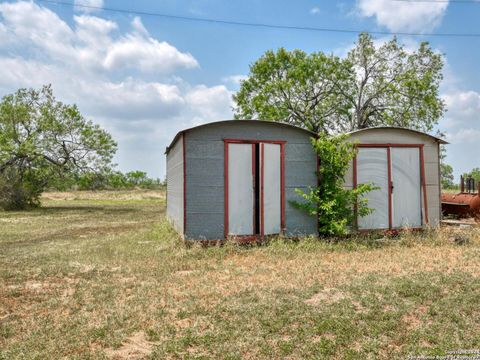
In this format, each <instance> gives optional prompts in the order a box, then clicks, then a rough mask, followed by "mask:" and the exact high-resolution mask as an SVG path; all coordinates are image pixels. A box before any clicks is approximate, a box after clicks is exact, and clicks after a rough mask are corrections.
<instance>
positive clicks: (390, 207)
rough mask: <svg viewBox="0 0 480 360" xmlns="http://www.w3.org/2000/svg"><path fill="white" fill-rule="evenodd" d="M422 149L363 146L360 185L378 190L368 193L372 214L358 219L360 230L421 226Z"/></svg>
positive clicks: (360, 149) (357, 173)
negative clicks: (366, 185) (365, 184)
mask: <svg viewBox="0 0 480 360" xmlns="http://www.w3.org/2000/svg"><path fill="white" fill-rule="evenodd" d="M420 151H421V150H420V148H419V147H394V146H391V147H371V148H369V147H360V148H359V149H358V154H357V158H356V161H357V163H356V164H357V170H356V176H357V179H356V180H357V181H356V182H357V184H364V183H373V185H374V186H376V187H377V189H376V190H373V191H371V192H369V193H367V194H366V197H367V199H368V207H369V208H371V209H373V212H372V213H371V214H369V215H367V216H364V217H359V218H358V228H359V229H392V228H403V227H409V228H418V227H421V226H422V177H421V176H422V175H421V174H422V171H421V170H422V169H421V166H422V164H421V161H420V158H421V153H420Z"/></svg>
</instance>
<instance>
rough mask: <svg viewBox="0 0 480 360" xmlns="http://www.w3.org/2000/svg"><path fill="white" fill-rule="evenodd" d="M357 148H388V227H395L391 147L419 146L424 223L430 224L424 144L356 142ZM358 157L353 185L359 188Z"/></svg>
mask: <svg viewBox="0 0 480 360" xmlns="http://www.w3.org/2000/svg"><path fill="white" fill-rule="evenodd" d="M355 147H357V148H386V149H387V163H388V165H387V166H388V228H389V229H390V230H391V229H393V221H392V158H391V155H390V149H391V148H394V147H399V148H418V153H419V156H420V159H419V160H420V182H421V185H420V186H421V187H422V190H423V210H424V211H423V214H422V215H423V216H422V224H428V197H427V185H426V181H425V158H424V154H423V148H424V144H356V145H355ZM357 169H358V167H357V157H356V156H355V157H354V158H353V187H354V188H357ZM355 222H356V224H355V225H356V226H357V228H358V216H357V217H356V218H355Z"/></svg>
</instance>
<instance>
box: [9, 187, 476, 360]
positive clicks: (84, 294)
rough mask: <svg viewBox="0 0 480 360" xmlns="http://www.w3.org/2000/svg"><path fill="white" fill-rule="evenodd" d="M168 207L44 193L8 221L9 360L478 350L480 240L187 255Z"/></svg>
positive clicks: (295, 244) (147, 199) (375, 241)
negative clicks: (41, 203)
mask: <svg viewBox="0 0 480 360" xmlns="http://www.w3.org/2000/svg"><path fill="white" fill-rule="evenodd" d="M164 212H165V200H164V194H163V193H155V192H152V191H149V192H140V191H136V192H131V193H129V192H122V193H121V194H116V193H112V192H99V193H88V192H86V193H85V192H81V193H68V194H63V193H56V194H51V195H50V194H47V196H46V197H45V200H44V207H43V208H40V209H36V210H33V211H28V212H9V213H0V229H1V231H0V349H1V350H0V358H5V359H16V358H22V359H23V358H28V359H29V358H32V359H33V358H39V359H40V358H42V359H43V358H73V359H88V358H95V359H96V358H112V357H113V358H130V357H133V356H135V355H138V356H146V357H148V358H152V359H156V358H186V359H209V358H224V359H243V358H298V359H303V358H335V359H359V358H375V359H377V358H378V359H404V358H405V357H406V356H408V355H409V354H415V355H434V354H437V355H441V354H445V352H446V351H449V350H455V349H468V348H472V349H474V348H478V347H480V335H478V334H479V333H480V332H479V331H478V330H479V325H478V324H480V310H479V307H478V304H479V303H480V280H478V275H479V274H480V257H479V255H480V240H479V239H480V234H479V232H478V230H477V229H472V230H468V233H466V236H468V238H469V239H470V241H469V243H468V244H467V245H464V246H458V245H455V244H454V243H453V242H452V241H451V238H452V236H453V235H454V233H455V231H457V230H442V231H438V230H434V229H432V230H431V231H428V232H425V233H422V234H417V233H406V234H402V235H400V236H399V237H395V238H384V237H382V236H379V235H375V236H374V235H372V236H367V237H354V238H351V239H349V240H344V241H329V242H326V241H319V240H317V239H313V238H306V239H301V240H300V241H292V240H290V239H282V238H278V239H274V240H272V241H270V242H269V243H268V244H265V245H261V246H251V247H239V246H236V245H234V244H226V245H225V246H222V247H211V248H203V247H201V246H192V247H189V248H186V247H185V246H184V245H183V243H182V242H181V241H180V240H179V238H178V236H177V235H176V234H175V232H174V231H172V229H171V228H170V227H169V226H168V224H167V223H166V222H165V220H164ZM138 334H140V335H141V336H139V335H138ZM132 339H136V340H135V341H133V340H132ZM138 339H141V340H138ZM139 341H140V342H142V343H141V349H143V350H139V348H138V347H136V345H135V344H137V343H138V342H139ZM141 351H145V352H144V353H142V352H141Z"/></svg>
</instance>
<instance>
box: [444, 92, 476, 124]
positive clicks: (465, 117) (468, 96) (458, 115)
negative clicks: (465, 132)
mask: <svg viewBox="0 0 480 360" xmlns="http://www.w3.org/2000/svg"><path fill="white" fill-rule="evenodd" d="M443 99H444V100H445V105H446V106H447V109H448V112H447V113H446V114H445V119H444V120H443V121H442V125H443V126H444V127H445V128H447V129H459V128H460V129H461V130H462V129H465V128H472V127H477V128H479V129H480V116H479V114H480V93H478V92H476V91H454V92H450V93H446V94H444V95H443Z"/></svg>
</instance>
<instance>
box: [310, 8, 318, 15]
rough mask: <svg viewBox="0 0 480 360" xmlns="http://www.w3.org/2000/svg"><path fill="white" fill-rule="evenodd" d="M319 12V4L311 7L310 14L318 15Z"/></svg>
mask: <svg viewBox="0 0 480 360" xmlns="http://www.w3.org/2000/svg"><path fill="white" fill-rule="evenodd" d="M319 13H320V8H319V7H318V6H315V7H313V8H311V9H310V14H312V15H317V14H319Z"/></svg>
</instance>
